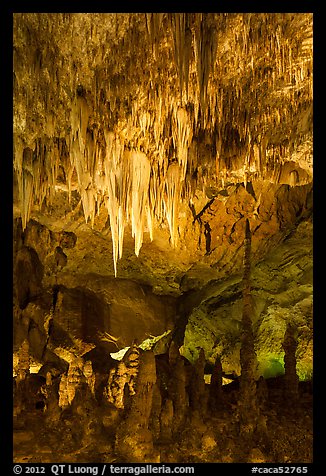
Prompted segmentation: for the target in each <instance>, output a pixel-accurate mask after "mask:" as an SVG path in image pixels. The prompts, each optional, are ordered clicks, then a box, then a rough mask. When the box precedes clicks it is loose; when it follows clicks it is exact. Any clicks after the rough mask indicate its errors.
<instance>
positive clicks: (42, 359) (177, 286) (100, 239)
mask: <svg viewBox="0 0 326 476" xmlns="http://www.w3.org/2000/svg"><path fill="white" fill-rule="evenodd" d="M312 39H313V15H312V14H311V13H117V14H115V13H81V14H76V13H55V14H53V13H52V14H51V13H49V14H48V13H42V14H40V13H33V12H30V13H14V15H13V38H10V42H12V40H13V106H14V108H13V112H14V117H13V132H14V136H13V145H14V148H13V149H14V150H13V152H14V154H13V172H14V174H13V192H14V193H13V218H14V221H13V309H14V312H13V331H14V339H13V354H14V365H13V370H14V375H13V378H14V431H15V438H14V441H15V442H16V444H15V448H14V457H15V460H16V461H17V462H18V463H19V462H21V461H28V462H31V463H32V462H33V461H35V460H36V459H38V461H43V459H44V460H46V461H47V462H56V461H63V462H66V461H67V462H70V461H71V462H73V461H84V462H85V461H90V462H91V461H105V462H107V461H117V462H125V461H126V460H132V461H135V462H140V461H152V462H155V461H161V462H164V461H166V462H172V463H175V462H187V463H190V462H217V461H218V462H236V461H252V462H254V461H257V462H259V461H272V462H278V461H282V462H289V461H293V462H301V463H302V462H303V460H304V461H305V462H306V461H307V462H309V461H311V459H312V449H311V448H312V430H311V428H312V426H311V423H312V415H311V410H312V394H311V384H312V377H313V319H312V296H313V279H312V269H313V266H312V234H313V221H312V215H313V194H312V182H313V148H312V143H313V127H312V125H313V121H312V119H313V68H312V66H313V45H312ZM244 231H245V240H244ZM243 257H244V259H243ZM10 305H11V304H10ZM295 329H296V330H295ZM283 401H286V402H287V405H282V404H281V402H283ZM291 405H292V407H293V408H296V409H298V411H299V412H300V415H302V418H300V419H297V418H295V416H296V413H295V411H294V413H293V412H291ZM299 420H300V421H299ZM22 432H23V433H22ZM24 432H25V433H24ZM28 432H31V433H28ZM31 434H32V437H31ZM303 435H304V437H303ZM276 436H277V437H276ZM49 442H51V444H50V443H49ZM52 442H53V444H52ZM50 446H51V447H50Z"/></svg>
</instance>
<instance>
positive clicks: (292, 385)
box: [282, 323, 299, 406]
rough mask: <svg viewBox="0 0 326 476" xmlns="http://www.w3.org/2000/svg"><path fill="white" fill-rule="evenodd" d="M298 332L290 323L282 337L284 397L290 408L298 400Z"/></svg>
mask: <svg viewBox="0 0 326 476" xmlns="http://www.w3.org/2000/svg"><path fill="white" fill-rule="evenodd" d="M297 336H298V330H297V328H296V326H295V325H294V324H292V323H288V324H287V327H286V331H285V335H284V341H283V344H282V346H283V349H284V371H285V375H284V396H285V398H286V400H287V402H288V404H289V405H290V406H292V405H294V404H295V402H296V401H297V400H298V398H299V378H298V375H297V361H296V350H297V346H298V341H297Z"/></svg>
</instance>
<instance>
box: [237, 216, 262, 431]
mask: <svg viewBox="0 0 326 476" xmlns="http://www.w3.org/2000/svg"><path fill="white" fill-rule="evenodd" d="M243 266H244V272H243V280H242V285H243V291H242V295H243V310H242V336H241V348H240V365H241V377H240V395H239V400H238V421H239V423H240V433H242V434H245V435H250V434H252V433H253V432H254V431H255V430H256V427H257V423H258V418H259V405H258V401H257V395H256V369H257V356H256V352H255V342H254V335H253V330H252V321H251V316H252V313H253V309H252V296H251V288H250V268H251V232H250V224H249V220H248V219H247V220H246V226H245V240H244V258H243Z"/></svg>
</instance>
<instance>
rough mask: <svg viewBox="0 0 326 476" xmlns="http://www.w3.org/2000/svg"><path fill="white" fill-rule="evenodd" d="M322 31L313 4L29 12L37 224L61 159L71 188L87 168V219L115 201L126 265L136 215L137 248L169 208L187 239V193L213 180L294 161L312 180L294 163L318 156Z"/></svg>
mask: <svg viewBox="0 0 326 476" xmlns="http://www.w3.org/2000/svg"><path fill="white" fill-rule="evenodd" d="M311 30H312V25H311V18H310V16H309V15H308V16H307V15H303V14H298V15H297V16H295V15H294V16H293V15H290V14H284V15H283V14H232V15H228V14H190V13H178V14H130V15H126V14H125V15H119V14H118V15H110V14H108V15H102V16H101V15H95V14H94V15H93V16H92V15H91V14H85V15H74V14H71V15H63V16H61V15H60V14H57V15H46V14H42V15H41V16H38V15H37V14H28V15H24V14H22V15H17V16H16V17H15V24H14V31H15V35H14V38H15V51H14V97H15V117H14V132H15V158H14V167H15V171H16V174H17V181H18V192H19V200H20V209H21V214H22V221H23V227H24V228H25V227H26V224H27V221H28V219H29V216H30V212H31V208H32V205H33V203H37V204H39V205H42V204H43V203H44V202H45V201H46V202H48V201H49V200H51V197H52V194H53V191H54V190H55V188H56V187H57V188H58V185H57V183H56V178H57V175H58V172H59V167H61V169H64V173H65V177H64V178H65V181H66V184H67V188H68V194H69V195H70V192H71V184H72V178H73V176H74V175H76V176H77V182H78V191H79V193H80V195H81V199H82V204H83V209H84V214H85V219H86V220H87V221H88V220H89V221H90V222H91V223H92V224H93V222H94V219H95V216H96V213H97V212H98V211H99V209H100V206H102V205H103V204H104V205H105V206H106V208H107V211H108V215H109V219H110V227H111V232H112V242H113V257H114V270H115V274H116V273H117V260H118V259H119V258H121V256H122V250H123V237H124V230H125V227H126V225H127V224H130V225H131V229H132V235H133V237H134V239H135V252H136V254H137V255H138V254H139V251H140V248H141V246H142V242H143V234H144V231H145V230H148V231H149V233H150V237H151V239H152V238H153V229H154V223H155V221H157V222H159V223H161V222H162V220H166V222H167V225H168V228H169V231H170V236H171V243H172V245H173V246H176V245H177V242H178V227H177V223H178V207H179V204H180V202H181V201H182V200H183V199H184V200H188V199H189V198H191V195H192V194H193V193H194V189H195V188H201V189H204V187H205V182H206V181H209V180H216V184H217V186H219V185H221V187H223V186H224V184H225V183H227V182H230V181H244V182H245V183H246V181H247V180H250V178H252V177H255V178H258V177H262V178H264V179H266V178H267V179H269V180H272V181H276V182H277V181H282V174H283V175H284V173H289V174H292V175H291V177H292V179H291V180H292V182H291V184H293V185H296V184H298V183H300V180H301V178H300V177H298V176H297V173H296V172H293V173H292V170H291V168H290V169H289V170H287V171H285V172H284V171H283V168H282V167H283V164H284V163H285V162H286V161H288V160H289V159H291V156H293V155H294V153H296V159H295V160H296V162H299V161H300V164H301V165H302V164H303V167H305V164H306V163H307V160H306V155H307V156H308V159H309V157H310V156H311V149H309V150H308V149H306V148H303V149H302V152H300V150H301V149H300V147H301V145H302V144H303V143H306V142H304V141H306V138H307V137H308V138H309V137H310V136H311V123H312V110H311V99H312V71H311V69H312V36H311ZM262 36H263V37H264V41H262V40H261V38H262ZM49 38H51V42H49ZM69 38H71V39H73V41H72V43H71V44H70V43H69V42H68V43H67V39H69ZM138 45H141V48H139V47H138ZM148 51H152V53H153V54H148ZM117 58H119V61H117V60H116V59H117ZM57 63H58V64H57ZM262 98H264V100H263V101H262ZM40 131H43V134H41V133H40ZM203 136H205V138H204V142H203V140H202V137H203ZM57 138H60V139H57ZM205 141H206V142H205ZM202 145H204V147H201V146H202ZM203 149H206V150H203ZM307 168H309V167H307ZM283 172H284V173H283Z"/></svg>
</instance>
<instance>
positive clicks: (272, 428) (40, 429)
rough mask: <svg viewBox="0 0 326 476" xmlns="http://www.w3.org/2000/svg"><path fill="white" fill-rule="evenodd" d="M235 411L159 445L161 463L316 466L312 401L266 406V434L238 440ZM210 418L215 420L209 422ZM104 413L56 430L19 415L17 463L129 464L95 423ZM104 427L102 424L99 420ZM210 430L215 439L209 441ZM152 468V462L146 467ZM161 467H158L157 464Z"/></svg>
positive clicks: (68, 420) (71, 419) (231, 407)
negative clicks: (241, 463) (249, 463)
mask: <svg viewBox="0 0 326 476" xmlns="http://www.w3.org/2000/svg"><path fill="white" fill-rule="evenodd" d="M235 407H236V405H235V404H234V403H230V402H228V403H225V404H223V408H218V409H216V410H212V409H209V410H208V412H207V414H206V417H204V418H203V420H202V421H203V428H205V430H206V438H205V439H204V438H203V433H204V431H205V430H204V431H202V430H201V428H200V427H199V428H194V431H189V428H190V429H191V430H192V427H191V423H189V424H190V427H189V426H188V428H187V429H186V430H184V431H183V432H181V433H179V434H176V435H174V436H173V438H172V439H167V440H165V441H164V440H162V439H158V440H155V438H154V447H155V449H156V450H157V451H158V453H159V454H160V462H161V463H214V462H216V463H219V462H224V463H237V462H252V463H255V462H257V463H259V462H261V463H264V462H270V463H311V462H312V461H313V412H312V408H313V405H312V395H305V396H304V397H303V398H301V399H300V402H299V404H298V405H297V406H293V405H292V406H291V405H285V404H284V400H283V399H282V397H281V396H280V395H279V396H277V397H275V398H274V399H273V400H272V401H270V400H269V401H268V403H267V404H266V406H265V408H264V410H263V415H264V416H265V417H266V432H265V433H263V434H260V435H259V436H257V434H253V435H252V436H251V437H243V436H241V435H240V434H239V430H238V428H239V427H238V425H237V424H236V422H235V418H234V413H235ZM209 413H211V415H210V416H209ZM99 414H100V411H99V412H97V413H96V415H97V416H95V417H94V418H95V420H94V419H93V418H92V416H89V418H88V419H87V418H86V419H85V415H73V414H70V415H66V417H61V418H60V419H59V420H58V421H57V422H56V423H55V424H53V422H51V421H47V419H46V417H45V413H44V411H43V409H35V410H33V411H29V412H25V413H20V415H19V416H15V417H14V421H13V441H14V458H13V460H14V462H15V463H54V462H56V463H57V462H58V461H59V462H62V463H95V462H96V463H111V462H114V463H127V462H128V461H125V460H123V459H121V458H119V456H118V455H117V448H116V447H115V444H114V442H115V433H114V430H112V429H108V428H105V427H103V425H102V424H101V423H95V424H94V422H96V418H97V417H98V415H99ZM98 421H100V420H98ZM207 429H208V430H209V432H210V434H211V436H212V438H211V439H210V437H207ZM147 462H148V461H147ZM153 462H157V461H153Z"/></svg>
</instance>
